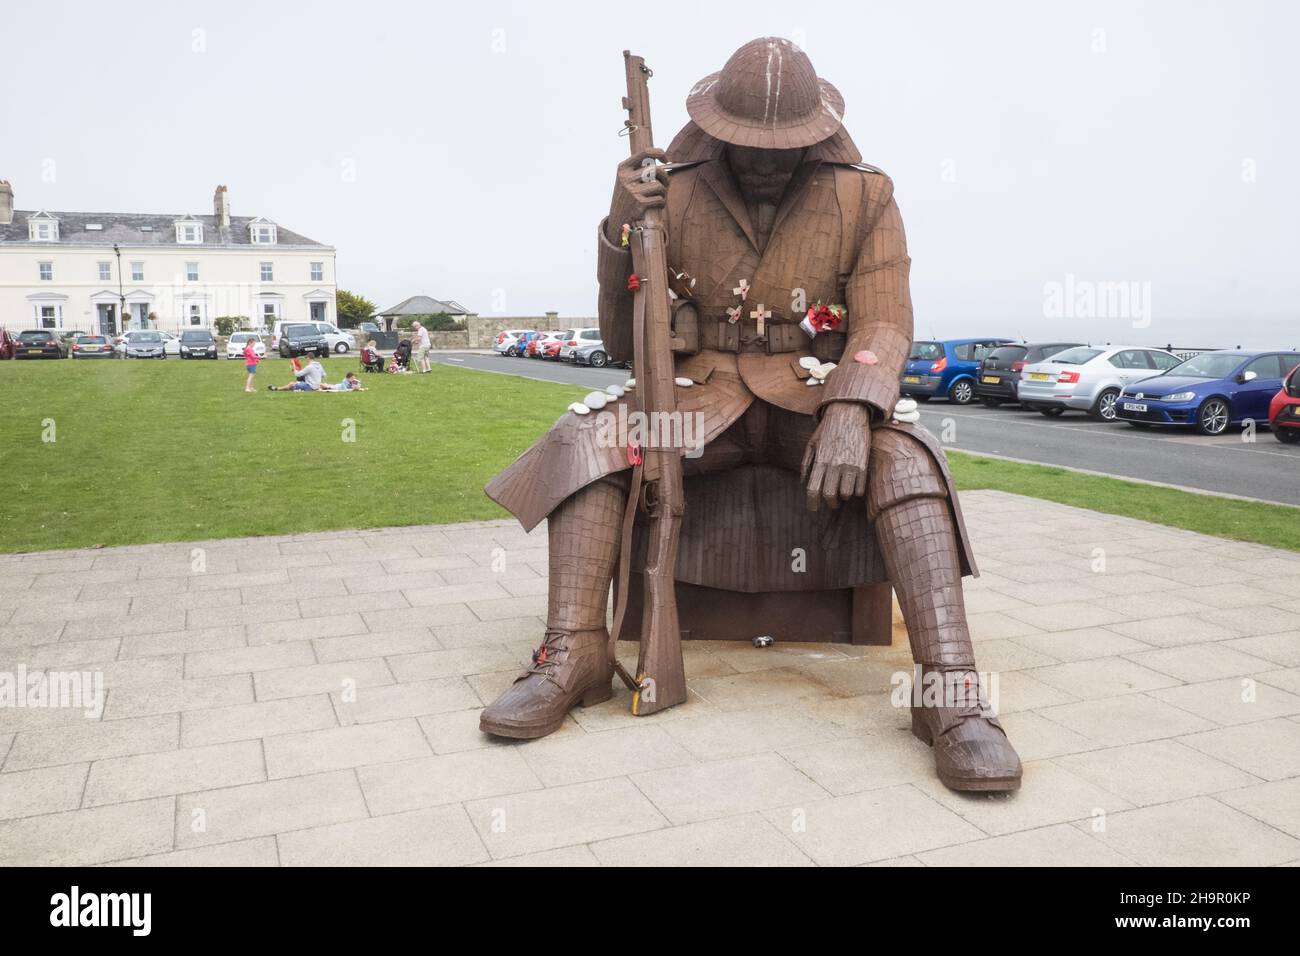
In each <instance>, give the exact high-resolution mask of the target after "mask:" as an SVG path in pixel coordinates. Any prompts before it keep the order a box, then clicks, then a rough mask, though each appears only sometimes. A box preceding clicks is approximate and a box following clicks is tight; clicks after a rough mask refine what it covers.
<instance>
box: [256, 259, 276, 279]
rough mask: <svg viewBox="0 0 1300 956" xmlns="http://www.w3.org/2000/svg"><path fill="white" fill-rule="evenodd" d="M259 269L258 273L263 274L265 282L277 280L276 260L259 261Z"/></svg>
mask: <svg viewBox="0 0 1300 956" xmlns="http://www.w3.org/2000/svg"><path fill="white" fill-rule="evenodd" d="M257 271H258V275H260V276H261V278H262V281H263V282H274V281H275V263H274V262H259V263H258V264H257Z"/></svg>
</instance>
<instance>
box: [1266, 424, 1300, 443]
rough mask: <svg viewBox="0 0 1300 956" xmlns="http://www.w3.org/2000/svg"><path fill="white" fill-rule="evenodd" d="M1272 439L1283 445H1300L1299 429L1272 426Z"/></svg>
mask: <svg viewBox="0 0 1300 956" xmlns="http://www.w3.org/2000/svg"><path fill="white" fill-rule="evenodd" d="M1273 437H1274V438H1276V439H1277V440H1278V441H1280V442H1281V443H1282V444H1284V445H1295V444H1300V428H1288V427H1287V426H1285V425H1275V426H1273Z"/></svg>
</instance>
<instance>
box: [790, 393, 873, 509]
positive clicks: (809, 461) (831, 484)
mask: <svg viewBox="0 0 1300 956" xmlns="http://www.w3.org/2000/svg"><path fill="white" fill-rule="evenodd" d="M870 454H871V419H870V417H869V416H868V414H867V408H866V406H865V405H860V404H858V403H856V402H835V403H833V404H831V405H829V406H827V408H826V411H825V413H824V414H823V415H822V420H821V424H820V425H818V426H817V431H815V432H814V433H813V437H812V439H811V440H809V442H808V450H807V451H806V452H804V456H803V466H802V468H801V470H800V474H801V477H802V478H803V479H805V480H806V481H807V483H808V510H809V511H816V510H817V509H818V508H820V507H821V505H822V504H823V503H824V504H826V505H828V506H829V507H831V508H838V507H839V506H840V502H841V501H848V500H849V499H850V498H860V497H862V495H864V494H865V493H866V490H867V459H868V457H869V456H870Z"/></svg>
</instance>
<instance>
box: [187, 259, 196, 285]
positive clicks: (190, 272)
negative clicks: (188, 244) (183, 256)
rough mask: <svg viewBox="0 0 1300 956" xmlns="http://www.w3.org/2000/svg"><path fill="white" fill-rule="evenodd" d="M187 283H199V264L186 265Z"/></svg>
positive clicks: (189, 263) (190, 263)
mask: <svg viewBox="0 0 1300 956" xmlns="http://www.w3.org/2000/svg"><path fill="white" fill-rule="evenodd" d="M185 281H186V282H198V281H199V264H198V263H197V262H187V263H185Z"/></svg>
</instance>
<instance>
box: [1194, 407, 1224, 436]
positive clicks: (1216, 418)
mask: <svg viewBox="0 0 1300 956" xmlns="http://www.w3.org/2000/svg"><path fill="white" fill-rule="evenodd" d="M1228 418H1229V414H1228V403H1227V402H1225V401H1224V400H1223V399H1221V398H1209V399H1206V400H1205V401H1204V402H1202V403H1201V407H1200V408H1198V409H1197V410H1196V430H1197V431H1198V432H1200V433H1201V434H1202V435H1222V434H1223V433H1224V432H1226V431H1227V430H1228Z"/></svg>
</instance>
